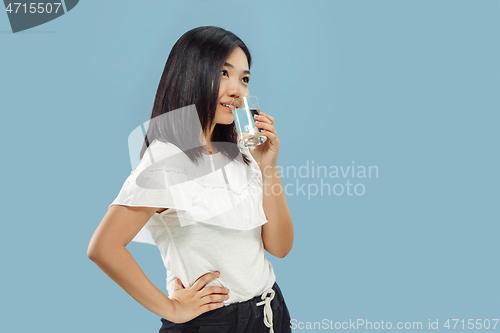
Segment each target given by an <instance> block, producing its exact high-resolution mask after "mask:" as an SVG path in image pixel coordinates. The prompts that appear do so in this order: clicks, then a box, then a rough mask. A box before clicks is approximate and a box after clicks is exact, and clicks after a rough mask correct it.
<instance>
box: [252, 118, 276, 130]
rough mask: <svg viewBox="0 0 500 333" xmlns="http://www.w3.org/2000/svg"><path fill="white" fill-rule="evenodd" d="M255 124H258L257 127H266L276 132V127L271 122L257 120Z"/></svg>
mask: <svg viewBox="0 0 500 333" xmlns="http://www.w3.org/2000/svg"><path fill="white" fill-rule="evenodd" d="M255 126H257V128H263V129H265V130H266V131H268V132H273V133H275V132H276V129H275V128H274V125H273V124H271V123H264V122H261V121H256V122H255Z"/></svg>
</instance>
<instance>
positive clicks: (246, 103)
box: [230, 96, 267, 147]
mask: <svg viewBox="0 0 500 333" xmlns="http://www.w3.org/2000/svg"><path fill="white" fill-rule="evenodd" d="M230 107H231V110H232V111H233V116H234V126H235V128H236V134H237V135H238V136H237V142H238V146H240V147H255V146H258V145H260V144H262V143H264V142H266V140H267V137H266V136H265V135H263V134H260V129H259V128H257V126H255V119H254V115H255V114H260V107H259V101H258V99H257V97H255V96H243V97H239V98H235V99H234V100H233V101H232V102H231V104H230Z"/></svg>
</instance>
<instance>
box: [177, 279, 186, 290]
mask: <svg viewBox="0 0 500 333" xmlns="http://www.w3.org/2000/svg"><path fill="white" fill-rule="evenodd" d="M177 289H185V288H184V285H183V284H182V282H181V279H179V278H176V279H175V290H177Z"/></svg>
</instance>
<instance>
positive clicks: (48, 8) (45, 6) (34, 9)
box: [5, 2, 61, 14]
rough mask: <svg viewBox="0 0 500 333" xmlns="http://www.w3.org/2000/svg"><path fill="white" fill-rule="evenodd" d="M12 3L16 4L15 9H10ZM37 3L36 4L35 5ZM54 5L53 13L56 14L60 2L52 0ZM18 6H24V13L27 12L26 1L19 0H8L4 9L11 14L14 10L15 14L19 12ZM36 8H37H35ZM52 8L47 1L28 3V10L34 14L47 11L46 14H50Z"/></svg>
mask: <svg viewBox="0 0 500 333" xmlns="http://www.w3.org/2000/svg"><path fill="white" fill-rule="evenodd" d="M13 4H14V6H16V5H17V7H16V9H15V11H14V9H12V7H14V6H12V5H13ZM37 5H38V6H37ZM54 5H56V6H55V7H56V8H55V13H56V14H57V12H58V11H59V8H60V7H61V3H60V2H54ZM20 7H24V13H25V14H26V13H28V12H27V10H28V8H27V4H26V3H20V2H14V3H12V2H9V5H8V6H7V7H6V8H5V11H6V12H8V13H9V14H12V12H13V11H14V14H17V13H18V12H19V8H20ZM37 9H38V10H37ZM53 10H54V7H53V5H52V3H50V2H48V3H36V2H34V3H30V8H29V12H30V13H31V14H35V13H39V14H42V13H47V14H50V13H52V11H53ZM21 12H23V10H22V9H21Z"/></svg>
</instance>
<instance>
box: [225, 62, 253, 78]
mask: <svg viewBox="0 0 500 333" xmlns="http://www.w3.org/2000/svg"><path fill="white" fill-rule="evenodd" d="M224 66H227V67H231V68H234V66H233V65H231V64H230V63H228V62H225V63H224ZM243 73H245V74H248V75H250V71H243Z"/></svg>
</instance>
